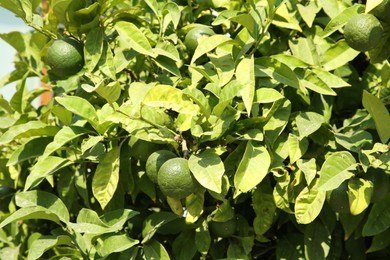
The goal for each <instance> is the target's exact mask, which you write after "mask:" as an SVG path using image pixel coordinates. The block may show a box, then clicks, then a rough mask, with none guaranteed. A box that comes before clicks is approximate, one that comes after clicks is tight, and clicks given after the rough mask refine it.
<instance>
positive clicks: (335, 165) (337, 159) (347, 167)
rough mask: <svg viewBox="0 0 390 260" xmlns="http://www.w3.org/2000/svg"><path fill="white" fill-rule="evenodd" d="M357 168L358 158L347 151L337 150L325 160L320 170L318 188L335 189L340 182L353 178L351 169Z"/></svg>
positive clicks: (324, 189)
mask: <svg viewBox="0 0 390 260" xmlns="http://www.w3.org/2000/svg"><path fill="white" fill-rule="evenodd" d="M355 169H356V160H355V158H354V157H353V156H352V154H351V153H349V152H346V151H341V152H335V153H333V154H332V155H330V156H329V157H328V158H327V159H326V160H325V162H324V164H323V165H322V167H321V170H320V178H319V182H318V189H319V190H323V191H328V190H334V189H336V188H337V187H338V186H340V184H341V183H342V182H343V181H345V180H347V179H349V178H351V177H352V176H353V173H352V172H351V171H353V170H355Z"/></svg>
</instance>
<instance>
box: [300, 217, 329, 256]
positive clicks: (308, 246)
mask: <svg viewBox="0 0 390 260" xmlns="http://www.w3.org/2000/svg"><path fill="white" fill-rule="evenodd" d="M331 238H332V237H331V234H330V233H329V230H328V228H327V227H326V226H325V225H324V224H323V223H321V222H320V221H319V220H315V221H314V222H312V223H311V224H309V225H308V226H307V227H306V229H305V234H304V243H305V256H306V259H326V257H327V256H328V254H329V250H330V248H331V240H332V239H331Z"/></svg>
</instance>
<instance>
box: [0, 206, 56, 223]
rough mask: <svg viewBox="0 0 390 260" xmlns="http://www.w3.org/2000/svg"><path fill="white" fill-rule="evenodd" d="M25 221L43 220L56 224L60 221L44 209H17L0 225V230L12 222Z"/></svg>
mask: <svg viewBox="0 0 390 260" xmlns="http://www.w3.org/2000/svg"><path fill="white" fill-rule="evenodd" d="M27 219H45V220H50V221H53V222H55V223H57V224H59V223H60V219H59V218H58V216H57V215H55V214H54V213H51V212H48V211H47V209H46V208H44V207H41V206H35V207H27V208H21V209H18V210H17V211H15V212H14V213H12V214H11V215H10V216H8V217H7V218H6V219H4V220H3V221H2V222H1V223H0V228H3V227H5V226H6V225H8V224H10V223H12V222H15V221H19V220H27Z"/></svg>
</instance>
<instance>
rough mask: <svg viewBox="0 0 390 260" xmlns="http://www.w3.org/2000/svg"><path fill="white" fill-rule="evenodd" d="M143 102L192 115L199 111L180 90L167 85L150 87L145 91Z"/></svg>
mask: <svg viewBox="0 0 390 260" xmlns="http://www.w3.org/2000/svg"><path fill="white" fill-rule="evenodd" d="M143 104H145V105H147V106H151V107H164V108H166V109H172V110H174V111H176V112H178V113H181V114H187V115H193V116H195V115H196V114H197V113H198V111H199V107H198V106H197V105H195V104H194V103H192V102H191V100H189V99H188V98H187V97H186V96H185V95H184V94H183V92H182V91H181V90H179V89H177V88H175V87H172V86H168V85H156V86H154V87H153V88H151V89H150V90H149V91H148V92H147V93H146V95H145V97H144V100H143Z"/></svg>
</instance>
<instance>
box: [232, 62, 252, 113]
mask: <svg viewBox="0 0 390 260" xmlns="http://www.w3.org/2000/svg"><path fill="white" fill-rule="evenodd" d="M236 79H237V82H239V83H240V84H241V89H240V94H241V97H242V100H243V101H244V105H245V109H246V111H247V113H248V116H249V115H250V114H251V110H252V104H253V99H254V96H255V72H254V59H253V56H252V57H250V58H245V59H243V60H241V61H240V63H238V65H237V68H236Z"/></svg>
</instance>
